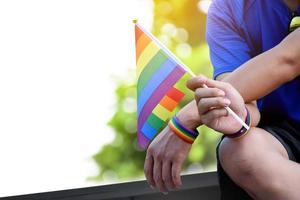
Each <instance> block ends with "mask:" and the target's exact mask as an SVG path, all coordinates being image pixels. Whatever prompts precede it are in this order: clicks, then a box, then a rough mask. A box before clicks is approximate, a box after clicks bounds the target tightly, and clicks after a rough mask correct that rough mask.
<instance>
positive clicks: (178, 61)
mask: <svg viewBox="0 0 300 200" xmlns="http://www.w3.org/2000/svg"><path fill="white" fill-rule="evenodd" d="M133 23H135V25H136V26H138V27H139V28H140V29H141V30H142V31H143V32H144V33H145V34H146V35H147V36H149V37H150V38H151V39H152V40H153V41H155V42H156V44H157V45H158V46H160V47H161V48H162V49H163V50H164V51H165V53H166V54H167V55H168V56H170V57H171V58H173V59H174V60H175V61H176V62H177V63H179V64H180V66H181V67H182V68H184V70H185V71H187V72H188V73H189V74H190V75H191V76H192V77H197V76H196V74H194V72H192V70H191V69H190V68H188V67H187V66H186V65H185V64H184V63H182V62H181V61H180V60H179V59H178V58H177V57H176V56H175V55H174V54H173V53H172V52H171V51H170V50H169V49H168V48H167V47H166V46H165V45H164V44H163V43H161V42H160V41H159V40H158V39H156V37H155V36H154V35H152V33H150V32H148V31H147V30H145V29H144V28H143V27H142V26H140V25H139V24H138V23H137V20H133ZM203 87H204V88H208V87H207V86H206V85H203ZM225 109H226V110H227V112H228V113H229V114H231V115H232V117H233V118H234V119H236V120H237V121H238V122H239V123H240V124H241V125H242V126H243V127H244V128H245V129H247V130H249V129H250V127H249V126H248V125H247V124H246V123H245V122H244V121H243V120H242V119H241V118H240V117H239V116H238V115H237V114H236V113H235V112H233V110H231V108H229V107H228V106H226V107H225Z"/></svg>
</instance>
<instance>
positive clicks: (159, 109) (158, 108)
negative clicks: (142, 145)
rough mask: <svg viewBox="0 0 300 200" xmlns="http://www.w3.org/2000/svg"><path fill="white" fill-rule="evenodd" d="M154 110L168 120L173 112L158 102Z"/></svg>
mask: <svg viewBox="0 0 300 200" xmlns="http://www.w3.org/2000/svg"><path fill="white" fill-rule="evenodd" d="M152 112H153V114H155V115H156V116H157V117H159V118H160V119H161V120H163V121H167V119H169V118H170V116H171V114H172V113H171V112H170V111H168V110H167V109H166V108H164V107H163V106H162V105H160V104H158V105H157V106H156V107H155V108H154V110H153V111H152Z"/></svg>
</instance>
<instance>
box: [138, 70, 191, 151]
mask: <svg viewBox="0 0 300 200" xmlns="http://www.w3.org/2000/svg"><path fill="white" fill-rule="evenodd" d="M185 72H186V71H185V70H184V69H182V67H180V66H177V67H176V68H175V69H174V70H173V71H172V72H171V73H170V74H169V76H168V77H167V78H166V79H165V80H164V81H163V82H162V83H161V84H160V85H159V86H158V87H157V89H156V90H155V92H154V93H153V94H152V96H151V97H150V98H149V99H148V101H147V102H146V104H145V105H144V106H143V108H142V111H141V112H140V114H139V116H138V133H139V134H142V133H141V129H142V127H143V125H144V123H145V122H146V120H147V118H148V116H149V115H150V114H151V113H152V111H153V109H154V108H155V106H156V105H157V104H158V103H159V102H160V100H161V99H162V98H163V97H164V96H165V95H166V93H167V92H168V91H169V90H170V89H171V88H172V87H173V85H175V84H176V82H177V81H178V80H179V79H180V78H181V77H182V76H183V75H184V74H185ZM139 142H141V143H139V144H140V145H141V146H143V144H146V143H148V142H149V141H148V140H140V141H139Z"/></svg>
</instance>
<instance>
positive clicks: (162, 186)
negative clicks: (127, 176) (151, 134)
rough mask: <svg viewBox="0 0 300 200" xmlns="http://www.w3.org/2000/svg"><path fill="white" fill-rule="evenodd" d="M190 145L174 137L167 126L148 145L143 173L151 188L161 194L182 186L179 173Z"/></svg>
mask: <svg viewBox="0 0 300 200" xmlns="http://www.w3.org/2000/svg"><path fill="white" fill-rule="evenodd" d="M191 146H192V145H191V144H189V143H187V142H185V141H183V140H182V139H180V138H179V137H178V136H177V135H175V134H174V133H173V132H172V131H171V130H170V129H169V127H168V126H167V127H166V128H165V129H164V130H163V131H162V132H161V133H160V134H159V135H158V136H157V137H156V138H155V139H154V140H153V142H152V143H151V144H150V146H149V148H148V150H147V155H146V159H145V166H144V171H145V175H146V178H147V181H148V184H149V185H150V187H151V188H155V187H157V188H158V189H159V190H160V191H161V192H163V193H167V192H168V191H169V190H172V189H177V188H179V187H180V186H181V185H182V182H181V178H180V172H181V167H182V164H183V162H184V161H185V159H186V157H187V154H188V153H189V151H190V149H191Z"/></svg>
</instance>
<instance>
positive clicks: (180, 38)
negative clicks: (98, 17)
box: [91, 0, 220, 181]
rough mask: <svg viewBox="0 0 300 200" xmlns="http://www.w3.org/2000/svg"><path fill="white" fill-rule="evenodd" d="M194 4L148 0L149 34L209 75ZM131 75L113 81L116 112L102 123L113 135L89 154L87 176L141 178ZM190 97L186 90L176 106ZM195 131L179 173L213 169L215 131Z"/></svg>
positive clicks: (201, 18) (201, 20)
mask: <svg viewBox="0 0 300 200" xmlns="http://www.w3.org/2000/svg"><path fill="white" fill-rule="evenodd" d="M198 3H199V0H181V1H178V0H168V1H164V0H154V10H153V14H154V22H153V27H152V33H153V34H154V35H155V36H156V37H158V38H159V39H160V40H161V41H162V42H163V43H164V44H165V45H166V46H167V47H168V48H169V49H170V50H171V51H172V52H174V53H175V54H176V55H177V56H178V57H179V58H180V59H181V60H182V61H183V63H185V64H186V65H187V66H188V67H190V68H191V69H192V71H193V72H194V73H196V74H200V73H201V74H204V75H206V76H209V77H211V75H212V67H211V64H210V61H209V51H208V47H207V44H206V42H205V27H206V14H205V13H204V12H202V11H200V9H199V8H198ZM133 37H134V36H133ZM132 77H135V74H134V73H133V72H131V73H129V74H128V75H127V76H125V77H123V79H122V80H118V87H117V89H116V91H115V94H116V98H117V105H116V112H115V114H114V116H113V117H112V119H111V120H110V122H109V123H108V125H109V126H110V127H112V128H113V130H114V131H115V139H114V140H113V141H112V143H111V144H107V145H105V146H104V147H103V148H102V149H101V150H100V151H99V152H98V153H97V154H95V155H94V156H93V159H94V160H95V162H96V163H97V165H98V167H99V174H98V175H97V176H95V177H92V178H91V179H94V180H99V181H103V180H108V179H114V180H115V181H123V180H132V179H140V178H143V177H144V175H143V165H144V158H145V153H146V152H145V151H142V150H140V149H139V147H138V146H137V141H136V124H137V122H136V121H137V119H136V109H135V105H136V85H135V84H136V83H135V78H132ZM182 87H184V83H182ZM192 97H193V95H192V93H189V95H188V98H185V100H184V102H183V103H182V104H181V106H182V105H184V104H185V103H187V102H188V101H190V100H191V99H192ZM199 131H200V136H199V137H198V139H197V140H196V142H195V143H194V145H193V147H192V150H191V152H190V153H189V155H188V158H187V160H186V162H185V164H184V167H183V169H184V172H185V173H195V172H203V171H210V170H215V169H216V165H215V163H216V159H215V146H216V143H217V141H218V140H219V137H220V135H219V134H218V133H215V132H214V131H212V130H211V129H209V128H207V127H205V126H203V127H200V128H199Z"/></svg>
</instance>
